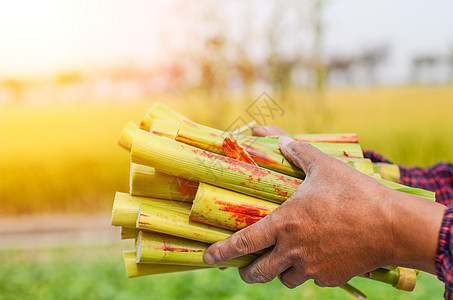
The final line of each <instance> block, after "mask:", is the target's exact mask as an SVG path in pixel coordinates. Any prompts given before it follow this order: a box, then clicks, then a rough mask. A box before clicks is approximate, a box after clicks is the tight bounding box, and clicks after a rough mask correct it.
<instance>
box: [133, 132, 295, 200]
mask: <svg viewBox="0 0 453 300" xmlns="http://www.w3.org/2000/svg"><path fill="white" fill-rule="evenodd" d="M131 158H132V162H133V163H137V164H143V165H148V166H153V167H154V168H156V169H157V170H159V171H164V172H165V173H167V174H170V175H174V176H179V177H183V178H186V179H190V180H195V181H203V182H206V183H209V184H213V185H217V186H222V187H224V188H226V189H230V190H234V191H237V192H240V193H244V194H247V195H251V196H254V197H257V198H261V199H265V200H269V201H272V202H276V203H282V202H283V201H285V200H286V199H287V198H288V197H289V196H291V194H292V193H293V192H294V191H295V190H296V189H297V187H298V186H299V185H300V184H301V183H302V180H301V179H298V178H294V177H291V176H288V175H284V174H279V173H277V172H274V171H271V170H267V169H264V168H260V167H257V166H252V165H249V164H247V163H244V162H240V161H237V160H234V159H232V158H229V157H225V156H222V155H218V154H215V153H212V152H209V151H205V150H201V149H198V148H195V147H192V146H189V145H186V144H183V143H179V142H176V141H173V140H170V139H167V138H163V137H159V136H157V135H154V134H151V133H148V132H146V131H144V130H137V131H136V132H135V137H134V142H133V144H132V149H131ZM186 170H188V171H190V173H188V172H187V171H186Z"/></svg>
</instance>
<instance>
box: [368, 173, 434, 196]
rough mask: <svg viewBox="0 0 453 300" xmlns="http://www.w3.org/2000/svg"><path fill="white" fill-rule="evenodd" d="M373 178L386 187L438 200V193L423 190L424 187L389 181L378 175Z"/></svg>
mask: <svg viewBox="0 0 453 300" xmlns="http://www.w3.org/2000/svg"><path fill="white" fill-rule="evenodd" d="M373 178H374V179H376V180H377V181H379V182H380V183H382V184H383V185H385V186H386V187H389V188H391V189H393V190H396V191H400V192H403V193H408V194H412V195H415V196H419V197H422V198H425V199H428V200H431V201H436V193H434V192H430V191H427V190H422V189H418V188H412V187H408V186H405V185H402V184H399V183H396V182H392V181H388V180H385V179H382V178H380V177H376V176H374V177H373Z"/></svg>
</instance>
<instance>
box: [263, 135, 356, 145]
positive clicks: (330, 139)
mask: <svg viewBox="0 0 453 300" xmlns="http://www.w3.org/2000/svg"><path fill="white" fill-rule="evenodd" d="M286 136H288V137H290V138H292V139H294V140H296V141H299V142H321V143H323V142H326V143H358V142H359V138H358V137H357V134H356V133H311V134H288V135H286ZM266 138H269V139H278V138H280V135H273V136H267V137H266Z"/></svg>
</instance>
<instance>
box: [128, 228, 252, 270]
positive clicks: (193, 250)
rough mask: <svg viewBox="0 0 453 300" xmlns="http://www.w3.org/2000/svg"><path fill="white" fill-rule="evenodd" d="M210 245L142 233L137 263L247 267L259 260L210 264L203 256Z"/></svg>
mask: <svg viewBox="0 0 453 300" xmlns="http://www.w3.org/2000/svg"><path fill="white" fill-rule="evenodd" d="M208 247H209V244H205V243H201V242H196V241H192V240H187V239H183V238H179V237H174V236H170V235H164V234H160V233H155V232H144V231H140V232H139V234H138V236H137V240H136V251H137V259H136V262H137V263H159V264H178V265H186V266H199V267H207V266H211V267H239V268H240V267H245V266H246V265H248V264H250V263H251V262H252V261H253V260H255V259H256V258H257V256H256V255H251V254H250V255H245V256H242V257H238V258H234V259H232V260H229V261H227V262H224V263H221V264H208V263H206V262H205V261H204V259H203V255H204V253H205V251H206V249H207V248H208Z"/></svg>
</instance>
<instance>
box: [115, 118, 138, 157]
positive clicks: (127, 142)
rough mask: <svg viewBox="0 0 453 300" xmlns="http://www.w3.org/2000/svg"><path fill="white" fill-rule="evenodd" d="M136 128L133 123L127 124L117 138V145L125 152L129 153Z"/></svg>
mask: <svg viewBox="0 0 453 300" xmlns="http://www.w3.org/2000/svg"><path fill="white" fill-rule="evenodd" d="M137 128H138V125H137V124H135V123H134V122H128V123H127V124H126V126H125V127H124V128H123V130H122V131H121V134H120V137H119V138H118V145H120V146H121V147H123V148H124V149H126V150H127V151H131V147H132V141H133V139H134V132H135V130H136V129H137Z"/></svg>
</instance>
